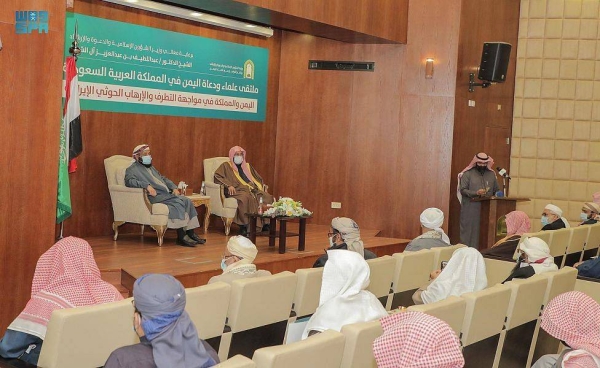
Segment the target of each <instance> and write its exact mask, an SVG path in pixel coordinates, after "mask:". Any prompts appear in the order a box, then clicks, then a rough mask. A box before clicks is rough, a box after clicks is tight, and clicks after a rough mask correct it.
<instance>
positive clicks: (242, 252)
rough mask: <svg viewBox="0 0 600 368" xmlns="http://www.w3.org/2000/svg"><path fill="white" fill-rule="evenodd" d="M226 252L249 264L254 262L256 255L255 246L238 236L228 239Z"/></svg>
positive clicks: (248, 240)
mask: <svg viewBox="0 0 600 368" xmlns="http://www.w3.org/2000/svg"><path fill="white" fill-rule="evenodd" d="M227 250H228V251H229V253H231V254H233V255H234V256H238V257H240V258H243V259H246V260H248V261H250V263H252V262H254V259H255V258H256V255H257V254H258V249H256V245H254V243H252V241H250V239H248V238H246V237H245V236H240V235H237V236H232V237H231V238H229V241H228V242H227Z"/></svg>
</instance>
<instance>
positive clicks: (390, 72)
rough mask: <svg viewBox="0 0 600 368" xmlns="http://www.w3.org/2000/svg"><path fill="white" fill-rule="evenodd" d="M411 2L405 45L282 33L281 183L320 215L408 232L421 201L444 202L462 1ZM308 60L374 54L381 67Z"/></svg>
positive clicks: (319, 219)
mask: <svg viewBox="0 0 600 368" xmlns="http://www.w3.org/2000/svg"><path fill="white" fill-rule="evenodd" d="M409 7H410V15H409V33H408V44H407V45H406V46H404V45H352V44H344V43H340V42H336V41H330V40H325V39H319V38H315V37H311V36H307V35H300V34H295V33H287V32H286V33H284V35H283V40H282V52H281V76H280V89H279V115H278V122H277V154H276V171H275V178H276V182H275V184H276V187H277V189H278V193H280V194H282V195H286V196H291V197H293V198H295V199H299V200H301V201H302V202H303V203H304V205H305V207H307V208H308V209H310V210H312V211H314V212H315V217H314V219H313V220H312V221H313V222H314V223H318V224H328V223H329V222H330V221H331V219H332V218H333V217H335V216H347V217H351V218H353V219H355V220H356V221H357V223H358V224H359V226H361V227H363V228H368V229H381V230H382V233H381V234H382V235H383V236H396V237H404V238H410V237H413V236H416V235H417V234H418V233H419V231H420V223H419V214H420V213H421V211H422V210H423V209H425V208H427V207H432V206H434V207H439V208H440V209H442V210H443V211H447V210H448V196H449V195H448V185H449V175H450V155H451V152H452V117H453V115H454V91H455V85H454V83H455V80H456V57H457V49H458V27H459V15H460V0H452V1H435V0H427V1H423V0H412V1H411V2H410V5H409ZM427 57H434V58H435V59H436V62H435V63H436V66H435V76H434V78H433V79H425V59H426V58H427ZM309 59H323V60H363V61H374V62H375V72H372V73H371V72H343V71H309V70H307V64H308V60H309ZM332 201H335V202H342V208H341V209H331V208H330V204H331V202H332Z"/></svg>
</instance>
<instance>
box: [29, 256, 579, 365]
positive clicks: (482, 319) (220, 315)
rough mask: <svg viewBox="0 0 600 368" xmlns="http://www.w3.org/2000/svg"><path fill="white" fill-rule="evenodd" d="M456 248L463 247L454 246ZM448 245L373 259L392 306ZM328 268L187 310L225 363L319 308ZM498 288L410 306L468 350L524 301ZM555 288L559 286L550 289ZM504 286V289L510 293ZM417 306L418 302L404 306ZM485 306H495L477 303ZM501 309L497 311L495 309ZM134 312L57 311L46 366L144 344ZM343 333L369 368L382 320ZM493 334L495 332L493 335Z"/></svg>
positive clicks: (209, 298)
mask: <svg viewBox="0 0 600 368" xmlns="http://www.w3.org/2000/svg"><path fill="white" fill-rule="evenodd" d="M456 247H458V246H455V247H454V249H456ZM445 250H446V252H445V253H446V254H448V255H444V254H443V253H442V252H438V251H433V250H423V251H419V252H406V253H403V254H402V253H401V254H395V255H394V256H391V257H390V256H384V257H381V258H379V259H373V260H369V261H368V263H369V266H370V267H371V273H372V275H373V276H372V279H371V284H370V286H369V289H370V290H372V291H373V292H374V293H375V294H376V295H377V296H378V297H381V298H382V299H383V300H385V305H387V306H388V309H389V307H390V304H391V302H392V300H393V299H394V297H395V296H396V295H397V294H398V293H403V292H407V293H410V294H412V292H414V290H415V289H416V288H418V287H420V286H422V285H423V283H426V282H427V280H428V278H429V272H430V271H431V270H432V269H434V268H436V267H435V265H437V260H436V256H437V257H439V258H438V260H439V262H441V261H442V260H446V259H445V258H446V257H447V258H448V259H449V255H451V253H452V252H453V251H454V250H451V251H450V250H449V249H445ZM434 262H435V263H434ZM496 262H501V261H497V260H488V259H486V266H487V267H488V279H489V280H498V282H501V281H502V280H503V278H505V277H506V275H508V273H509V272H510V269H511V268H512V267H513V266H514V263H511V262H502V264H496ZM490 265H494V266H490ZM502 267H504V268H502ZM322 272H323V269H299V270H297V271H296V273H295V274H294V273H291V272H287V271H285V272H282V273H279V274H276V275H272V276H268V277H263V278H256V279H243V280H236V281H234V282H233V283H232V285H231V286H230V285H228V284H224V283H215V284H210V285H205V286H200V287H196V288H189V289H187V290H186V294H187V300H188V302H187V307H186V310H187V311H188V313H189V314H190V317H191V319H192V320H193V322H194V324H195V325H196V327H197V329H198V331H199V335H200V337H201V338H202V339H205V340H207V342H209V344H211V345H212V346H213V347H214V348H215V349H216V350H217V351H218V352H219V356H220V357H221V360H223V361H225V360H226V359H227V358H233V357H235V356H236V355H244V356H246V357H252V356H253V355H254V354H255V351H258V349H260V348H263V347H266V346H277V345H281V344H282V343H283V341H284V337H285V334H286V330H287V326H288V323H289V321H290V320H293V316H294V315H296V316H309V315H311V314H312V313H314V311H315V310H316V308H317V307H318V305H319V295H320V288H321V278H322ZM561 272H563V273H564V274H565V275H572V276H568V279H569V280H571V278H572V282H571V281H569V280H567V278H565V277H566V276H565V277H562V278H561V277H554V278H552V279H549V281H548V287H547V288H546V295H545V296H544V304H545V303H546V301H547V300H550V299H551V298H552V297H554V296H556V295H558V293H560V292H563V291H566V290H573V287H574V280H575V277H576V270H574V269H572V268H565V269H564V270H561ZM563 273H557V275H559V274H560V275H562V274H563ZM552 274H554V273H552ZM548 277H550V276H548ZM552 280H554V282H553V281H552ZM565 280H566V281H565ZM517 283H518V282H515V283H514V284H517ZM509 284H511V285H512V284H513V283H509ZM509 284H507V285H509ZM493 285H494V284H492V283H490V284H489V286H492V287H490V288H488V289H486V290H483V291H481V292H479V293H480V294H477V293H473V294H474V296H471V295H468V294H467V295H463V297H461V298H457V297H451V298H448V299H447V300H444V301H441V302H439V303H434V304H430V305H425V306H413V307H411V308H412V309H415V310H422V311H424V312H427V313H431V314H433V315H435V316H437V317H439V318H441V319H443V320H445V321H447V322H448V323H449V324H450V326H451V327H452V328H453V329H454V330H455V331H457V333H458V334H459V335H461V341H462V342H463V345H464V346H465V347H468V346H469V345H472V344H475V343H477V342H479V341H482V340H485V339H487V338H489V337H491V336H494V335H498V337H497V338H498V341H499V339H500V338H501V336H499V335H500V333H501V331H502V328H501V327H502V326H504V325H505V321H504V318H505V316H506V311H507V310H508V309H509V305H516V304H519V302H518V299H515V301H513V302H511V296H510V295H511V292H510V290H511V286H504V285H498V286H493ZM552 285H554V286H553V287H552V288H551V286H552ZM524 287H525V286H524ZM542 289H543V288H542ZM390 290H391V291H392V292H390ZM502 290H506V291H504V292H503V293H504V294H503V293H502V292H501V291H502ZM498 293H499V294H498ZM488 294H490V295H492V296H493V297H489V298H491V299H490V300H492V301H490V302H489V303H488V304H486V303H485V302H484V300H487V299H486V298H484V297H485V296H487V295H488ZM497 294H498V295H501V296H497ZM533 294H534V293H532V295H533ZM494 298H504V299H502V300H504V301H502V302H499V301H498V300H496V299H494ZM515 298H516V296H515ZM480 299H481V300H480ZM511 303H512V304H511ZM411 304H412V300H411V301H410V303H407V304H405V305H406V306H408V305H411ZM480 304H482V305H489V307H485V308H484V307H479V305H480ZM480 308H483V309H480ZM496 309H498V312H497V313H496V312H495V310H496ZM481 310H484V311H483V312H481ZM502 310H503V311H502ZM486 311H487V312H486ZM492 312H493V313H492ZM538 312H539V311H538ZM436 313H437V314H436ZM524 313H525V312H524ZM490 314H493V315H496V314H498V315H502V316H501V318H500V317H498V318H499V322H497V323H493V322H492V320H493V318H491V317H490V316H489V315H490ZM530 314H531V313H530ZM530 314H528V316H529V315H530ZM132 316H133V306H132V303H131V299H126V300H124V301H120V302H116V303H110V304H105V305H97V306H90V307H82V308H74V309H65V310H57V311H55V312H54V313H53V315H52V318H51V320H50V323H49V325H48V333H47V335H46V339H45V342H44V345H43V346H42V352H41V356H40V361H39V365H40V366H41V367H48V368H50V367H61V368H70V367H78V368H81V367H98V366H102V365H103V364H104V362H105V361H106V359H107V357H108V355H109V354H110V353H111V352H112V351H113V350H114V349H116V348H118V347H120V346H125V345H130V344H134V343H136V342H138V339H137V336H136V335H135V333H134V332H133V329H132V323H133V322H132ZM291 316H292V318H290V317H291ZM519 318H520V317H519ZM519 318H517V317H516V315H515V317H513V320H511V319H510V318H509V319H507V320H506V323H507V325H506V328H509V329H511V328H513V327H515V328H516V327H518V326H520V325H521V324H523V323H521V321H522V318H520V319H519ZM467 320H468V322H467ZM478 321H479V322H478ZM498 326H501V327H500V328H499V327H498ZM479 327H481V329H480V328H479ZM342 332H343V334H344V336H345V340H344V341H345V343H344V344H345V345H346V349H345V350H343V354H342V356H341V358H340V359H341V366H342V367H344V368H346V367H361V366H368V365H363V363H360V362H364V361H370V360H372V359H373V358H372V353H370V350H369V351H363V350H364V349H363V350H361V351H359V349H353V348H351V347H353V346H354V347H357V346H359V345H361V346H362V345H364V344H363V342H364V340H369V339H370V341H372V339H374V338H375V337H376V336H378V334H381V327H380V326H379V323H374V322H371V323H367V324H364V325H361V324H358V326H354V325H352V326H346V327H345V328H344V329H343V330H342ZM492 332H494V335H491V333H492ZM505 335H506V336H504V337H503V338H504V339H510V338H511V336H509V334H508V333H505ZM505 345H506V346H508V345H507V344H505ZM281 349H283V348H281ZM554 350H556V349H554ZM278 351H279V350H278ZM281 351H282V352H283V351H287V350H285V349H284V350H281ZM261 354H262V353H261ZM357 354H358V355H357ZM361 354H362V355H361ZM259 356H260V355H259ZM261 359H262V358H261ZM265 359H266V358H265ZM235 361H240V362H243V361H244V360H243V359H242V358H240V357H238V358H236V359H235V360H234V361H232V362H231V363H228V364H234V363H235ZM246 363H247V362H246ZM224 364H225V363H224ZM241 366H244V365H241ZM248 366H251V365H248ZM287 368H289V367H287Z"/></svg>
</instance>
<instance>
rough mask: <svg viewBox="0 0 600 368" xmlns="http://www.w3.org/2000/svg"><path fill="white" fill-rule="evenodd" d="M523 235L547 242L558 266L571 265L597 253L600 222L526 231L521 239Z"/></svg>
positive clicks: (599, 239)
mask: <svg viewBox="0 0 600 368" xmlns="http://www.w3.org/2000/svg"><path fill="white" fill-rule="evenodd" d="M525 237H538V238H541V239H543V240H544V241H545V242H546V243H548V247H549V248H550V255H552V256H553V257H554V262H555V263H556V265H557V266H558V267H559V268H560V267H564V266H573V265H574V264H575V263H577V262H579V261H586V260H588V259H590V258H592V257H595V256H597V255H598V249H599V248H598V247H599V245H600V223H598V224H594V225H584V226H577V227H571V228H567V229H560V230H553V231H540V232H537V233H527V234H524V235H523V237H522V238H521V239H524V238H525ZM521 241H522V240H521ZM517 249H518V247H517ZM515 259H516V252H515Z"/></svg>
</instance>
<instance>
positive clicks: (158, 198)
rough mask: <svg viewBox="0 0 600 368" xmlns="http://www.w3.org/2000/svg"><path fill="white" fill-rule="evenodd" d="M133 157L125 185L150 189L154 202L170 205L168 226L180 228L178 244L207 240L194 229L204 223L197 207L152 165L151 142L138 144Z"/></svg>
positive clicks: (194, 244) (149, 192) (150, 195)
mask: <svg viewBox="0 0 600 368" xmlns="http://www.w3.org/2000/svg"><path fill="white" fill-rule="evenodd" d="M133 160H134V162H133V163H132V164H131V166H129V167H128V168H127V170H125V185H126V186H127V187H130V188H142V189H146V190H147V191H148V199H149V200H150V203H152V204H154V203H164V204H166V205H167V207H169V221H168V222H167V228H169V229H177V244H179V245H182V246H184V247H195V246H196V244H204V243H205V242H206V240H204V239H201V238H200V237H199V236H198V235H196V233H194V229H195V228H197V227H199V226H200V223H199V222H198V213H197V212H196V208H195V207H194V205H193V204H192V201H191V200H190V199H189V198H188V197H185V196H182V195H181V193H179V190H178V189H177V185H175V184H174V183H173V182H172V181H171V180H169V179H167V178H166V177H164V176H162V175H161V174H160V173H159V172H158V170H156V168H154V166H152V156H150V146H148V145H147V144H140V145H139V146H137V147H135V148H134V149H133Z"/></svg>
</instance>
